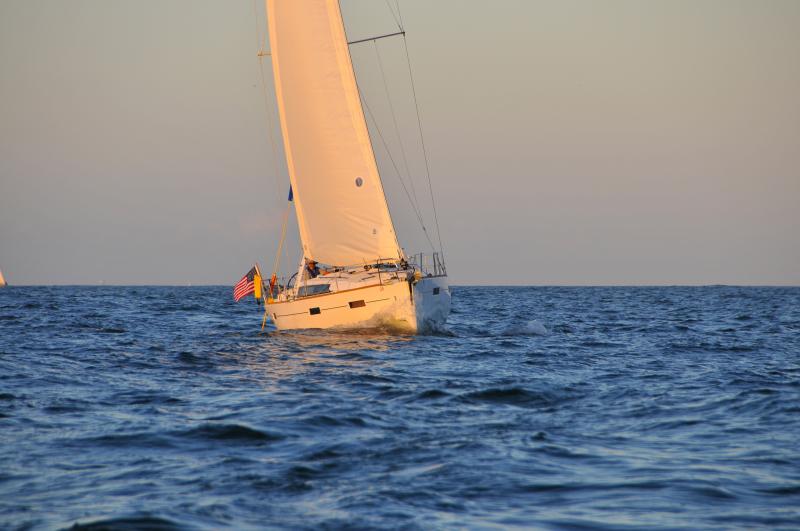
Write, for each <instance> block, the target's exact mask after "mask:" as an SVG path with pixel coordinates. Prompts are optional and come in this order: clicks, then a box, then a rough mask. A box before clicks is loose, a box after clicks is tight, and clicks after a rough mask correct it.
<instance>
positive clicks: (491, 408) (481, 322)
mask: <svg viewBox="0 0 800 531" xmlns="http://www.w3.org/2000/svg"><path fill="white" fill-rule="evenodd" d="M453 303H454V310H453V314H452V315H451V318H450V320H449V325H448V327H449V333H443V334H440V335H433V336H421V337H402V336H384V335H369V334H350V335H345V334H325V333H318V332H317V333H310V332H309V333H276V332H272V333H267V334H262V333H261V332H260V330H259V327H260V317H261V315H260V312H259V311H258V308H257V307H256V306H255V305H254V304H253V303H251V302H248V303H240V304H238V305H236V304H234V303H233V302H232V301H231V293H230V288H227V287H209V288H171V287H126V288H118V287H54V288H26V287H12V288H8V289H3V290H0V528H4V529H60V528H65V527H70V526H72V525H74V524H76V523H77V524H81V525H85V526H86V528H88V529H145V528H148V529H184V528H187V529H220V528H236V529H249V528H250V529H260V528H263V527H273V528H286V527H297V528H308V529H316V528H321V527H322V528H340V527H346V526H350V527H366V528H398V527H402V528H410V529H413V528H464V527H467V528H483V529H487V528H507V527H525V528H544V529H643V528H648V529H747V528H764V529H798V528H800V288H736V287H703V288H690V287H686V288H682V287H668V288H556V287H552V288H550V287H548V288H475V287H455V288H453Z"/></svg>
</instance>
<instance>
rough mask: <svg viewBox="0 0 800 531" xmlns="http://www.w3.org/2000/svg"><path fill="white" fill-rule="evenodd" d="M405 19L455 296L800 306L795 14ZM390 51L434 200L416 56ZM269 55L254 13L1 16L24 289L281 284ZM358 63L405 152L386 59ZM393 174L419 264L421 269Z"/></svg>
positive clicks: (551, 10) (358, 12) (1, 204)
mask: <svg viewBox="0 0 800 531" xmlns="http://www.w3.org/2000/svg"><path fill="white" fill-rule="evenodd" d="M341 4H342V7H343V11H344V16H345V21H346V24H347V31H348V35H349V37H350V38H351V39H356V38H360V37H366V36H371V35H376V34H380V33H386V32H391V31H393V30H394V31H396V26H394V21H393V19H392V17H391V15H390V14H389V10H388V8H387V7H386V4H385V3H384V2H382V1H378V0H341ZM400 6H401V9H402V15H403V20H404V23H405V29H406V31H407V33H408V35H407V36H408V46H409V52H410V55H411V61H412V66H413V68H414V78H415V81H416V89H417V95H418V97H419V103H420V110H421V113H422V122H423V128H424V133H425V140H426V144H427V147H428V150H429V152H430V164H431V171H432V180H433V186H434V189H435V191H436V193H437V201H438V212H439V220H440V224H441V229H442V237H443V240H444V246H445V253H446V256H447V262H448V269H449V272H450V275H451V282H452V283H456V284H708V283H739V284H800V60H799V59H798V57H800V30H799V29H798V28H800V2H798V1H796V0H785V1H780V0H750V1H740V0H716V1H712V0H685V1H681V0H664V1H644V0H628V1H622V0H616V1H611V0H608V1H595V0H584V1H576V0H553V1H546V2H545V1H533V0H525V1H510V0H496V1H494V2H488V3H487V2H485V1H477V0H475V1H467V0H436V1H431V0H400ZM258 9H259V11H261V12H263V6H262V5H261V0H258ZM259 23H260V26H261V27H262V28H263V27H264V21H263V20H260V21H259ZM378 46H379V51H380V54H381V59H382V61H383V65H384V68H385V71H386V76H387V82H388V85H389V86H390V94H391V95H392V102H393V104H394V105H395V110H396V111H397V113H398V121H399V122H400V133H401V134H400V136H401V138H402V139H403V142H404V146H405V148H406V150H407V152H408V155H409V165H410V166H411V168H412V171H413V172H414V173H415V175H416V177H415V185H416V189H417V193H418V195H419V196H424V195H425V194H424V191H425V187H426V186H427V183H426V181H425V179H424V163H423V162H422V161H423V159H422V157H421V151H420V148H419V143H418V140H417V137H416V136H415V127H416V119H415V115H414V114H413V103H412V100H411V96H410V94H411V92H410V88H409V85H408V75H407V72H406V70H405V68H406V66H405V56H404V55H403V52H402V40H398V39H397V38H394V39H386V40H383V41H380V42H379V44H378ZM257 48H258V44H257V37H256V20H255V17H254V13H253V2H252V0H224V1H223V0H214V1H211V0H208V1H200V0H185V1H179V0H158V1H156V0H150V1H130V0H116V1H115V0H70V1H62V0H0V96H2V97H0V269H2V271H3V272H4V273H5V275H6V278H7V280H8V281H9V282H10V283H14V284H31V283H32V284H60V283H89V284H94V283H97V282H99V281H105V282H106V283H123V284H148V283H154V284H163V283H170V284H185V283H189V282H191V283H194V284H201V283H214V284H232V283H234V282H235V281H236V280H238V279H239V277H240V276H241V275H242V274H243V273H244V272H245V271H246V270H247V269H248V268H249V267H250V265H251V263H252V262H253V261H255V260H258V261H260V262H261V263H262V264H271V263H272V258H273V253H274V251H275V248H276V246H277V237H278V232H279V226H280V219H281V216H282V214H283V205H284V204H285V195H286V188H287V187H288V177H287V176H286V173H285V163H284V161H283V159H282V157H283V154H282V152H280V153H279V154H280V157H281V158H280V160H279V161H278V164H277V168H278V174H277V175H276V169H275V168H276V164H275V160H274V157H273V155H272V150H271V148H270V143H269V140H268V139H269V135H268V131H269V129H268V125H267V124H268V122H267V120H266V113H265V107H264V98H263V93H262V89H261V85H260V76H259V69H258V61H257V59H256V51H257ZM351 50H352V54H353V60H354V63H355V66H356V71H357V74H358V76H359V83H360V84H361V86H362V87H361V88H362V91H363V93H364V95H365V97H366V99H367V102H368V104H369V105H370V107H371V108H372V109H373V111H374V114H375V117H376V119H377V121H378V125H379V129H380V130H381V132H382V134H384V136H386V138H387V142H388V143H389V145H390V149H394V150H397V149H398V144H397V142H396V136H395V134H394V129H393V127H392V125H391V117H390V115H389V114H388V104H387V102H386V96H385V94H384V92H383V84H382V81H381V77H380V70H379V69H378V66H377V65H378V63H377V59H376V53H375V52H376V50H375V46H374V45H372V44H370V43H367V44H362V45H353V46H352V47H351ZM265 67H266V68H265V71H266V73H267V82H268V91H269V92H268V96H269V104H270V105H271V106H272V109H273V112H275V111H274V101H273V99H272V84H271V66H270V64H269V63H268V62H267V63H265ZM272 125H273V128H274V131H275V132H277V131H278V130H277V127H276V125H275V124H274V123H273V124H272ZM370 125H371V126H372V124H370ZM373 129H374V128H373ZM374 136H375V135H374V134H373V137H374ZM376 152H377V156H378V158H379V163H380V166H381V168H382V175H383V180H384V184H385V186H386V189H387V191H388V193H389V200H390V206H391V209H392V215H393V217H394V218H395V220H396V223H397V225H398V232H399V235H400V239H401V243H403V244H404V246H405V247H406V250H407V251H408V252H409V253H411V252H415V251H416V250H417V249H418V248H419V249H420V250H425V249H424V247H423V246H422V243H423V240H422V239H421V238H420V236H419V230H418V229H417V227H415V225H414V222H413V218H412V217H411V216H410V215H409V211H410V209H409V207H408V202H407V200H406V199H405V197H404V196H403V195H402V192H401V191H400V187H399V184H398V182H397V180H396V177H395V176H394V173H393V170H391V164H390V162H388V159H387V157H386V156H385V153H384V152H383V151H382V147H381V146H380V145H378V146H376ZM396 153H397V151H395V152H394V153H393V155H395V156H396ZM423 206H424V207H425V209H426V214H427V217H428V219H429V227H430V228H431V230H433V222H432V219H431V216H430V208H429V205H428V204H427V203H425V202H423ZM293 230H294V229H293ZM291 236H292V237H293V238H296V233H293V234H292V235H291ZM294 249H296V246H295V247H292V253H293V257H292V261H294V260H295V259H296V258H295V256H294V253H295V251H294ZM266 268H268V267H266Z"/></svg>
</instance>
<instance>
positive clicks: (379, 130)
mask: <svg viewBox="0 0 800 531" xmlns="http://www.w3.org/2000/svg"><path fill="white" fill-rule="evenodd" d="M360 98H361V103H362V104H363V105H364V108H365V109H367V114H369V117H370V118H371V119H372V123H373V124H374V125H375V130H376V131H377V132H378V137H379V138H380V139H381V143H382V144H383V149H385V150H386V154H387V155H388V156H389V160H390V161H391V162H392V167H394V171H395V174H396V175H397V178H398V179H399V180H400V184H401V185H403V191H404V192H405V193H406V197H407V198H408V202H409V203H411V208H413V209H414V214H416V216H417V221H419V224H420V226H421V227H422V232H423V233H424V234H425V238H426V239H427V240H428V243H429V244H430V246H431V249H433V250H434V251H435V250H436V246H435V245H433V242H432V241H431V237H430V236H429V235H428V229H427V228H426V227H425V223H424V222H423V220H422V215H421V214H420V212H419V209H418V208H417V206H416V205H415V204H414V201H413V200H412V199H411V194H409V193H408V188H407V187H406V183H405V181H403V176H402V175H401V174H400V171H399V170H398V169H397V164H395V162H394V157H392V152H391V151H389V146H388V145H386V140H385V139H384V138H383V133H381V129H380V127H378V122H377V120H375V116H374V115H373V114H372V109H370V108H369V105H368V104H367V100H366V99H365V98H364V97H363V96H360Z"/></svg>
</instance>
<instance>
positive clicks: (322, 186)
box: [266, 0, 402, 265]
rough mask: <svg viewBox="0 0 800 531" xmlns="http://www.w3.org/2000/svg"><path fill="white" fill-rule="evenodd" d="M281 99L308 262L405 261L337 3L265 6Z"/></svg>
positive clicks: (287, 0) (318, 0)
mask: <svg viewBox="0 0 800 531" xmlns="http://www.w3.org/2000/svg"><path fill="white" fill-rule="evenodd" d="M266 5H267V14H268V16H267V19H268V21H269V41H270V52H271V55H272V68H273V74H274V79H275V93H276V96H277V100H278V110H279V113H280V121H281V132H282V134H283V142H284V148H285V152H286V162H287V166H288V168H289V178H290V180H291V184H292V187H293V190H294V200H295V207H296V211H297V220H298V225H299V228H300V238H301V240H302V244H303V252H304V254H305V256H306V258H313V259H314V260H317V261H319V262H322V263H326V264H335V265H350V264H357V263H362V262H375V261H376V260H378V259H387V258H388V259H392V258H400V257H402V250H401V249H400V246H399V244H398V242H397V236H396V234H395V231H394V227H393V225H392V220H391V217H390V215H389V208H388V206H387V204H386V196H385V195H384V192H383V185H382V184H381V180H380V175H379V174H378V168H377V165H376V163H375V155H374V153H373V151H372V145H371V144H370V139H369V133H368V131H367V124H366V121H365V120H364V112H363V110H362V108H361V101H360V98H359V93H358V87H357V86H356V79H355V74H354V73H353V65H352V63H351V60H350V51H349V49H348V45H347V38H346V36H345V31H344V23H343V21H342V16H341V12H340V10H339V2H338V0H266Z"/></svg>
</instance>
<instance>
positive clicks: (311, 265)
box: [306, 260, 319, 278]
mask: <svg viewBox="0 0 800 531" xmlns="http://www.w3.org/2000/svg"><path fill="white" fill-rule="evenodd" d="M306 273H308V276H309V278H317V277H318V276H319V268H318V267H317V263H316V262H315V261H314V260H309V261H308V263H307V264H306Z"/></svg>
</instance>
